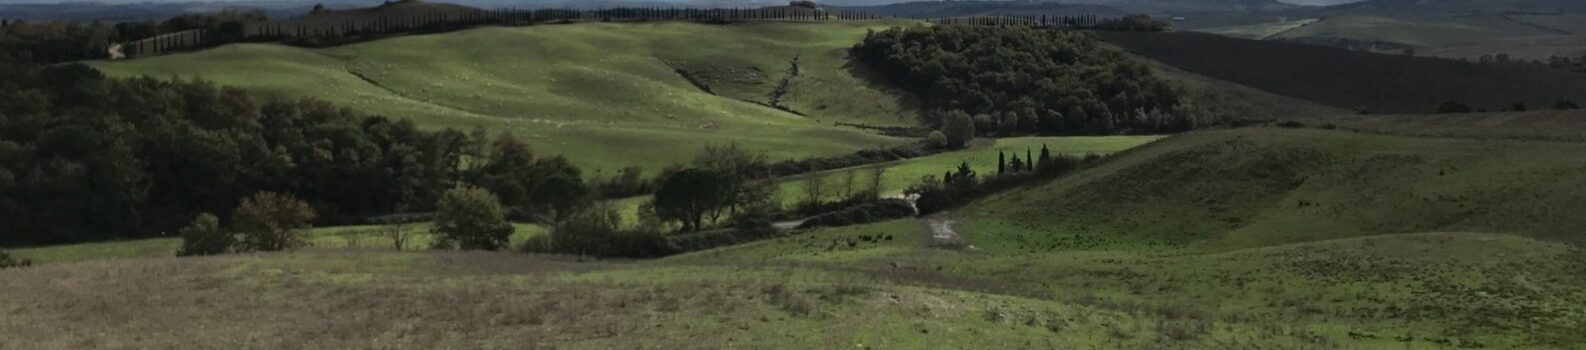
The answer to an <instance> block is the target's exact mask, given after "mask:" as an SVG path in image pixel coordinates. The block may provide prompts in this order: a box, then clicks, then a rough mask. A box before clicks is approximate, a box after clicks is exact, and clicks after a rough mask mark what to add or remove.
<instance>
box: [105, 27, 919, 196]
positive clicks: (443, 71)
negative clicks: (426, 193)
mask: <svg viewBox="0 0 1586 350" xmlns="http://www.w3.org/2000/svg"><path fill="white" fill-rule="evenodd" d="M889 25H891V23H887V22H873V23H833V24H797V23H747V24H737V25H729V26H713V25H704V24H690V23H642V24H602V23H587V24H574V25H549V26H532V27H510V28H509V27H486V28H479V29H473V30H466V31H461V32H453V33H447V34H435V35H416V36H405V37H398V38H392V39H386V40H379V41H373V42H366V43H360V44H354V45H346V46H339V47H333V48H327V49H304V48H296V47H289V46H282V45H273V44H239V45H228V46H223V47H220V48H216V49H211V50H205V51H200V52H194V53H187V54H178V55H169V56H160V57H152V58H145V59H136V60H130V61H116V62H96V63H94V65H95V66H96V67H97V68H99V69H101V70H103V71H105V72H106V73H107V74H110V75H115V76H139V75H147V76H154V77H161V78H165V77H173V76H174V77H182V78H201V79H206V80H211V81H214V82H217V83H219V84H222V85H232V86H238V87H243V88H245V89H248V90H251V91H255V92H259V93H264V94H267V95H271V96H277V97H284V98H297V97H316V98H320V99H325V100H328V101H330V102H333V103H337V104H339V105H342V106H346V107H349V108H354V109H358V110H360V111H364V112H368V113H372V114H380V115H387V116H393V117H399V118H412V119H414V120H415V121H417V122H419V124H420V125H421V126H427V127H454V128H464V129H466V128H473V127H488V128H491V129H493V130H511V131H512V132H514V133H517V134H518V135H519V136H521V137H522V138H524V139H526V140H527V141H528V142H530V143H531V144H532V145H533V146H534V147H535V148H536V150H537V152H540V153H544V154H560V155H566V156H568V157H569V158H570V159H571V160H572V161H573V162H574V163H576V164H578V165H580V166H582V167H585V169H586V171H592V172H596V173H598V172H600V171H603V170H615V169H618V168H621V167H624V166H630V165H636V166H642V167H646V168H650V169H657V168H660V167H662V166H665V165H667V164H670V163H672V162H675V161H679V160H682V159H686V158H687V157H690V156H691V155H692V154H693V152H694V150H696V149H698V148H700V147H703V146H704V145H705V144H707V143H728V142H738V143H742V144H744V145H746V146H749V147H752V148H757V149H764V150H767V151H768V152H770V154H771V156H772V157H773V158H777V159H788V158H798V157H809V156H824V155H837V154H844V153H848V152H851V151H854V150H857V149H863V148H874V147H878V146H886V145H892V144H897V143H899V142H903V140H900V139H895V138H889V137H883V136H878V135H873V134H870V133H869V132H866V131H862V130H859V129H853V128H841V127H834V126H831V125H832V124H833V123H835V122H846V123H857V124H866V125H877V126H906V125H912V124H913V123H914V122H915V120H914V117H913V113H912V112H909V111H910V107H909V106H908V103H909V102H908V97H907V96H903V95H899V94H897V93H895V92H892V91H890V90H888V89H887V88H885V87H884V86H881V85H880V84H876V83H872V82H871V81H870V80H868V79H867V78H865V77H867V76H868V75H867V74H868V73H867V72H865V71H864V70H863V69H861V68H857V67H854V66H852V65H851V64H849V61H848V60H847V59H846V54H847V53H846V49H847V48H848V47H849V46H851V45H852V44H853V43H854V42H856V41H858V39H859V38H861V37H863V35H864V33H865V31H866V30H867V29H872V28H880V27H885V26H889ZM593 43H599V45H595V44H593ZM679 48H687V50H681V49H679ZM795 59H796V61H795ZM794 64H797V65H798V67H799V69H798V73H799V74H798V75H797V76H792V77H790V76H789V75H788V74H787V72H789V68H790V66H792V65H794ZM690 76H709V77H716V78H715V79H699V80H696V81H694V82H691V81H690ZM784 79H786V80H787V81H788V82H787V86H788V89H787V90H786V91H785V92H784V93H782V94H781V95H780V96H779V98H778V99H777V100H778V101H779V104H780V105H782V106H783V107H784V108H785V109H786V110H782V109H778V108H772V107H769V106H767V105H768V104H769V101H770V100H771V98H770V97H771V92H772V91H774V90H775V87H776V86H778V85H779V84H781V82H782V81H783V80H784ZM789 111H792V112H789Z"/></svg>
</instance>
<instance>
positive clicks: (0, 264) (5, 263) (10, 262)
mask: <svg viewBox="0 0 1586 350" xmlns="http://www.w3.org/2000/svg"><path fill="white" fill-rule="evenodd" d="M31 265H33V262H32V261H29V260H27V259H17V258H14V257H12V256H11V254H10V253H6V251H4V250H0V269H7V268H12V267H27V266H31Z"/></svg>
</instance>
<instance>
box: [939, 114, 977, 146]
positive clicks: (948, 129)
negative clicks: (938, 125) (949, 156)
mask: <svg viewBox="0 0 1586 350" xmlns="http://www.w3.org/2000/svg"><path fill="white" fill-rule="evenodd" d="M942 134H945V135H947V141H946V146H947V148H963V147H964V146H965V145H968V144H969V140H971V139H974V138H975V121H974V120H973V119H971V118H970V117H969V114H966V113H964V112H962V111H953V112H952V113H948V115H947V119H946V120H943V121H942Z"/></svg>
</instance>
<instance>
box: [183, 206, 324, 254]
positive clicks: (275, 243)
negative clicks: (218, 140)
mask: <svg viewBox="0 0 1586 350" xmlns="http://www.w3.org/2000/svg"><path fill="white" fill-rule="evenodd" d="M231 218H232V223H231V228H230V229H229V230H227V229H225V228H223V227H221V224H220V218H218V217H216V216H214V215H212V214H209V213H202V214H198V217H197V218H195V219H193V222H192V223H190V224H188V225H187V227H185V228H182V231H181V233H182V248H181V250H178V251H177V252H176V255H177V256H198V255H215V254H224V253H230V252H274V251H282V250H287V249H292V248H297V247H302V246H305V245H308V231H309V230H310V229H313V228H314V226H313V221H314V209H313V208H310V207H309V205H308V203H305V202H303V201H302V200H299V199H297V198H296V197H293V196H292V195H290V194H281V193H274V192H259V193H258V194H255V195H253V196H251V197H248V198H245V199H243V200H242V203H240V204H239V205H238V206H237V209H236V210H234V211H233V212H232V215H231ZM239 235H240V236H241V238H240V239H239V238H238V236H239Z"/></svg>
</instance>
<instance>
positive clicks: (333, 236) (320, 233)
mask: <svg viewBox="0 0 1586 350" xmlns="http://www.w3.org/2000/svg"><path fill="white" fill-rule="evenodd" d="M513 227H514V229H515V230H516V231H514V232H513V233H512V237H511V242H512V244H514V245H515V244H518V243H521V242H523V241H524V240H527V239H529V238H530V237H534V236H539V235H543V234H545V228H544V227H542V226H539V225H532V224H513ZM429 228H430V225H429V224H428V223H418V224H411V225H406V226H405V227H404V231H405V232H407V233H408V237H409V238H408V240H407V242H406V243H404V246H405V247H404V249H428V248H429V247H430V244H431V243H432V242H434V241H435V240H434V237H435V236H434V235H432V234H430V231H429ZM382 229H383V227H381V226H377V225H363V226H336V227H320V228H315V229H314V230H313V231H310V232H309V234H308V244H309V246H311V247H316V248H375V249H395V248H394V247H395V246H394V245H393V244H392V243H391V239H390V238H388V237H387V236H385V235H384V233H383V232H382ZM181 247H182V239H181V238H180V237H167V238H150V239H139V240H127V241H112V242H97V243H82V244H67V245H56V246H46V247H33V248H20V249H15V250H11V252H13V253H15V254H16V255H17V257H19V258H23V259H28V260H32V261H33V262H34V263H38V264H55V263H65V262H77V261H90V260H115V259H134V258H158V257H168V256H174V255H176V251H177V250H180V249H181Z"/></svg>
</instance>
